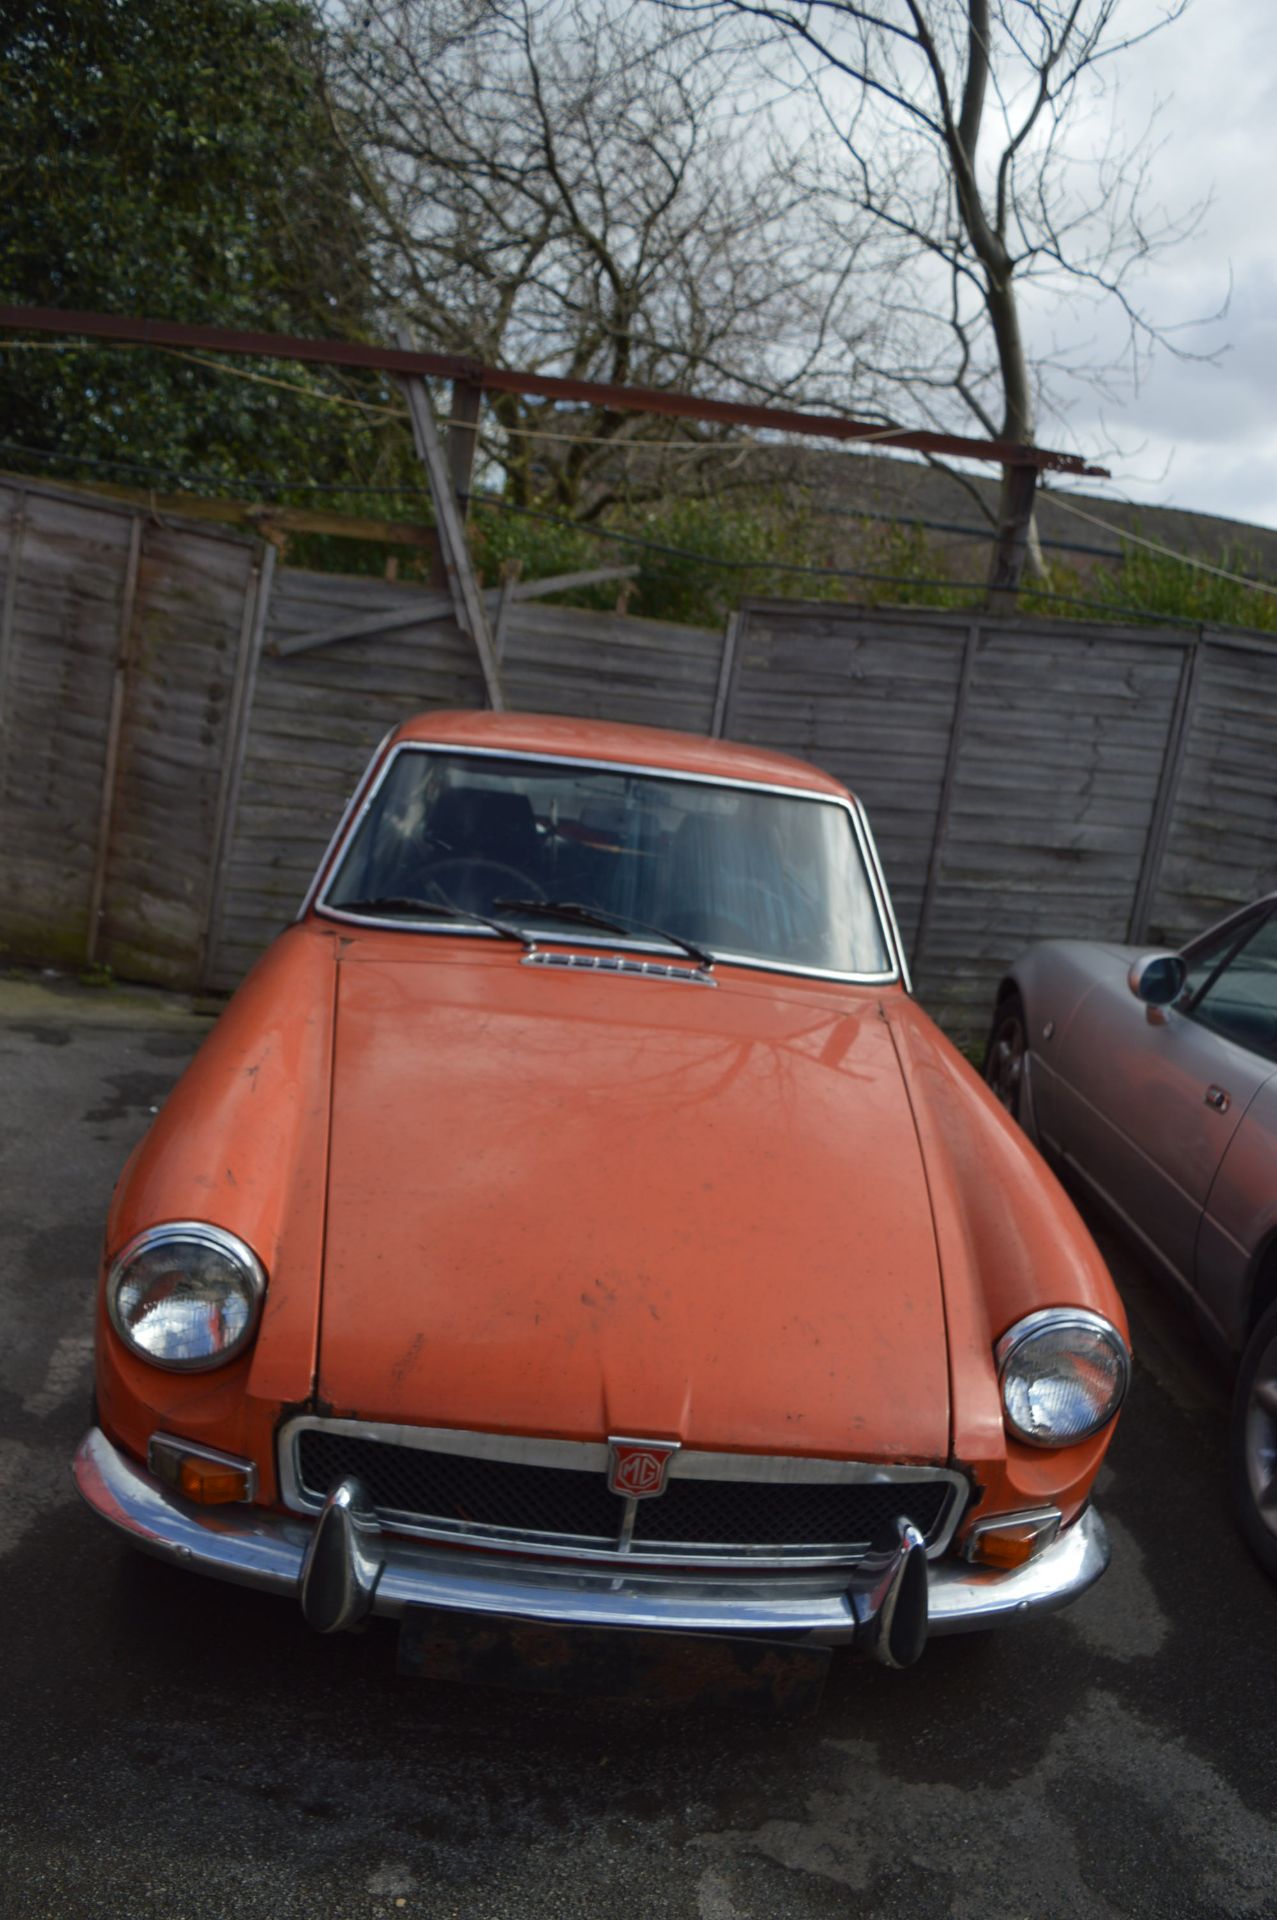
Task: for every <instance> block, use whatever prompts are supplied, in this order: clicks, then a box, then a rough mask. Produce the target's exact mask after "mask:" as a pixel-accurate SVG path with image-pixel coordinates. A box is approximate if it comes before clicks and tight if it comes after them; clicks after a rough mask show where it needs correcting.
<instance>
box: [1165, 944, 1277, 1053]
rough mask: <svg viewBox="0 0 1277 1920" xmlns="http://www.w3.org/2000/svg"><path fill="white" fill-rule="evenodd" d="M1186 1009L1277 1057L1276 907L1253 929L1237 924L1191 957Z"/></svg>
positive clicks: (1255, 1049)
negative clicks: (1223, 938)
mask: <svg viewBox="0 0 1277 1920" xmlns="http://www.w3.org/2000/svg"><path fill="white" fill-rule="evenodd" d="M1239 942H1240V944H1239ZM1230 946H1231V949H1232V950H1231V952H1230ZM1183 1010H1184V1011H1185V1012H1186V1013H1187V1014H1188V1016H1189V1018H1190V1019H1192V1020H1196V1021H1197V1022H1198V1023H1199V1024H1200V1025H1201V1026H1204V1027H1209V1028H1210V1029H1211V1031H1212V1032H1214V1033H1221V1034H1223V1035H1224V1036H1225V1038H1226V1039H1229V1040H1233V1041H1235V1042H1236V1043H1237V1045H1238V1046H1241V1047H1246V1048H1247V1049H1248V1050H1249V1051H1250V1052H1251V1053H1257V1054H1259V1055H1261V1057H1262V1058H1263V1059H1265V1060H1277V911H1273V910H1271V909H1270V910H1269V912H1268V913H1267V914H1266V915H1264V916H1263V917H1262V918H1261V919H1258V920H1256V921H1255V922H1253V923H1252V925H1251V927H1250V928H1249V929H1246V928H1237V927H1234V928H1233V929H1232V932H1231V933H1230V934H1229V936H1228V938H1227V939H1226V940H1221V941H1219V942H1212V950H1211V951H1207V950H1202V951H1201V952H1199V953H1195V954H1194V955H1193V957H1192V963H1191V965H1190V969H1189V975H1188V980H1187V982H1186V986H1185V1000H1184V1002H1183Z"/></svg>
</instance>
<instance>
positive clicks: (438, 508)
mask: <svg viewBox="0 0 1277 1920" xmlns="http://www.w3.org/2000/svg"><path fill="white" fill-rule="evenodd" d="M396 343H397V345H399V346H400V347H401V348H403V350H404V351H405V352H406V353H412V352H414V351H415V349H416V342H415V340H414V339H413V337H412V335H411V334H410V333H408V332H406V331H405V330H403V329H401V330H400V332H399V333H398V334H397V335H396ZM402 385H403V389H404V392H405V394H406V395H407V399H408V409H409V412H410V413H411V415H412V433H413V439H414V441H415V442H416V447H417V458H418V459H419V460H420V461H421V463H422V465H423V466H424V467H425V469H426V477H427V479H428V480H429V482H430V495H431V499H432V500H433V502H434V509H435V525H436V527H437V528H438V532H439V544H440V547H441V549H442V552H443V563H444V567H445V570H446V572H447V575H448V587H449V590H450V591H451V594H452V598H453V603H454V605H455V607H456V612H457V625H458V626H459V627H460V628H461V631H462V632H463V633H466V634H469V636H470V639H471V640H472V641H473V643H474V649H475V652H476V653H477V654H478V656H479V668H480V671H481V672H482V674H483V682H484V686H485V687H486V688H487V693H488V705H489V706H490V707H491V708H492V709H493V711H494V712H496V713H501V712H503V711H504V709H505V695H504V693H503V691H502V687H501V669H500V667H499V666H498V664H497V657H496V652H495V650H494V648H493V644H492V634H491V631H490V629H489V627H488V614H487V609H486V608H485V607H484V604H483V595H482V594H481V593H480V592H479V582H478V581H477V580H476V579H475V577H474V568H473V566H472V565H471V563H470V549H469V547H468V546H467V545H466V534H465V528H464V526H463V525H462V522H461V516H460V515H459V513H458V512H457V500H456V495H455V493H454V491H453V484H452V475H451V473H450V472H449V470H448V465H447V462H446V461H445V459H444V453H443V445H442V443H441V441H440V439H439V429H438V426H437V425H436V423H435V416H434V408H433V407H432V406H431V404H430V395H429V393H428V392H427V390H426V383H425V381H424V380H422V379H419V378H416V377H409V378H406V379H404V381H403V382H402Z"/></svg>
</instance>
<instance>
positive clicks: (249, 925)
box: [207, 567, 485, 987]
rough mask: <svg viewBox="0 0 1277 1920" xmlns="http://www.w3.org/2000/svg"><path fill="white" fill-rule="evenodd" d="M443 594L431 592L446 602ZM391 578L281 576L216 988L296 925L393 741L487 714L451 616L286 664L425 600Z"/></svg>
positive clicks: (471, 660) (231, 840)
mask: <svg viewBox="0 0 1277 1920" xmlns="http://www.w3.org/2000/svg"><path fill="white" fill-rule="evenodd" d="M436 597H437V596H435V595H433V594H430V595H423V598H424V599H429V600H431V601H433V600H434V599H435V598H436ZM412 598H413V590H412V589H411V588H406V587H404V586H403V585H401V584H395V583H392V582H389V581H384V580H370V579H347V578H345V577H343V576H340V575H335V574H325V573H310V572H306V571H303V570H302V569H300V568H294V567H284V568H280V569H279V570H278V572H277V573H276V576H275V582H274V589H273V591H272V594H271V599H270V606H269V609H268V611H267V616H266V622H265V636H264V645H263V649H262V654H261V658H260V660H259V662H258V665H257V678H256V685H255V688H254V698H253V705H252V711H251V714H250V716H249V719H248V733H247V740H246V743H245V750H244V762H243V770H242V774H241V776H240V780H239V786H238V796H237V803H236V806H235V810H234V817H233V820H232V821H231V822H230V823H229V826H228V836H227V837H228V855H227V863H226V871H225V875H224V879H223V887H222V895H221V908H220V912H219V916H218V927H217V929H216V935H215V939H214V941H213V943H212V946H211V951H210V954H209V960H208V966H207V979H208V982H209V984H210V985H212V986H215V987H231V986H234V985H235V983H236V981H238V980H239V979H240V978H241V977H242V976H243V974H244V973H245V972H246V971H247V969H248V967H249V966H251V965H252V963H253V961H254V960H255V959H256V958H257V956H258V954H259V953H260V952H261V951H262V949H263V948H264V947H265V946H266V944H267V942H268V941H269V940H270V939H272V938H273V937H274V935H275V934H276V933H278V932H279V931H280V930H281V928H283V927H285V926H286V925H287V924H288V922H289V921H290V920H291V919H292V918H293V917H294V915H295V914H296V912H297V909H298V907H299V906H300V905H301V902H302V899H303V897H304V895H305V893H306V889H307V887H308V886H309V885H310V881H311V878H312V876H313V874H314V871H315V868H316V866H317V865H318V863H319V860H320V858H321V856H322V854H323V851H324V848H325V847H326V846H327V844H328V841H329V838H330V836H331V834H332V831H333V828H334V827H335V826H336V824H337V821H338V819H339V818H340V816H341V811H342V808H343V807H344V806H345V803H346V800H347V798H348V796H349V794H350V791H351V789H352V788H353V786H354V785H355V782H356V781H357V780H358V778H359V775H360V774H361V773H362V772H363V769H364V766H365V765H366V763H367V761H368V758H369V755H370V754H371V753H372V750H373V748H374V747H375V746H376V745H377V742H378V741H379V740H380V739H381V738H382V736H383V735H384V734H385V733H386V732H388V730H389V729H390V728H391V727H393V726H395V725H396V724H397V723H398V722H399V721H400V720H403V719H405V718H406V717H407V716H408V715H409V714H412V713H418V712H421V711H423V710H424V709H426V708H430V707H481V706H483V705H484V703H485V702H484V685H483V677H482V675H481V673H480V671H479V665H478V660H477V658H476V656H475V653H474V649H473V646H472V645H471V642H470V641H469V640H468V639H467V638H466V636H465V635H464V634H463V633H462V632H461V631H460V629H459V628H458V627H457V626H456V624H455V623H454V622H453V621H451V620H433V621H429V622H424V623H419V624H417V625H415V626H404V627H396V628H395V629H394V630H393V631H391V632H389V633H381V634H371V635H365V636H363V637H360V638H355V639H351V640H340V641H337V642H336V643H335V644H333V645H331V646H324V647H318V648H315V649H314V650H313V651H308V652H303V653H294V654H290V655H289V656H287V657H286V658H281V657H280V656H279V655H278V654H277V653H275V652H274V649H275V648H276V647H278V646H279V645H280V643H281V642H284V641H287V640H291V639H296V638H300V637H301V636H303V635H304V634H306V633H308V632H316V631H319V630H321V629H322V628H324V627H329V626H335V625H336V624H337V623H338V622H340V621H342V620H344V619H347V618H349V619H352V620H354V619H359V618H360V617H361V616H363V615H365V614H373V613H376V612H378V611H379V610H381V609H383V608H385V609H388V608H391V607H396V606H402V605H403V604H404V603H405V601H411V599H412Z"/></svg>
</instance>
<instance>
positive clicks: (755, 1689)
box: [399, 1607, 831, 1718]
mask: <svg viewBox="0 0 1277 1920" xmlns="http://www.w3.org/2000/svg"><path fill="white" fill-rule="evenodd" d="M830 1657H831V1656H830V1650H829V1648H828V1647H815V1646H810V1645H807V1644H805V1643H800V1642H794V1641H790V1640H784V1641H782V1640H768V1639H764V1638H755V1639H745V1638H740V1637H738V1636H736V1635H734V1634H732V1635H726V1634H722V1635H720V1634H708V1633H696V1634H684V1633H659V1632H656V1633H636V1632H631V1631H629V1630H628V1629H625V1628H620V1627H560V1626H554V1625H548V1626H547V1625H542V1624H541V1623H539V1622H536V1621H528V1620H506V1619H500V1618H496V1619H494V1618H490V1617H487V1616H481V1615H472V1614H462V1613H449V1612H447V1611H444V1610H442V1609H440V1610H435V1609H432V1608H428V1607H417V1608H413V1609H411V1610H410V1611H409V1612H408V1613H406V1614H405V1615H404V1619H403V1623H402V1625H401V1627H400V1630H399V1671H400V1673H403V1674H410V1675H412V1676H413V1677H414V1678H416V1679H422V1680H461V1681H466V1682H469V1683H471V1684H473V1685H478V1686H489V1687H517V1688H520V1689H521V1690H523V1691H524V1692H530V1693H567V1694H596V1695H601V1696H605V1697H608V1698H617V1697H621V1698H625V1699H638V1700H651V1701H653V1702H655V1703H657V1704H660V1705H667V1706H668V1705H674V1704H681V1703H682V1702H684V1701H704V1702H707V1703H709V1704H711V1705H723V1706H727V1705H734V1704H740V1705H746V1706H754V1707H758V1708H762V1709H763V1710H765V1711H768V1712H772V1713H777V1714H783V1715H784V1716H785V1717H786V1718H791V1717H799V1716H802V1715H804V1714H808V1713H814V1712H815V1710H816V1708H817V1706H818V1705H819V1704H820V1696H821V1693H822V1691H823V1689H824V1685H825V1676H826V1673H827V1672H828V1668H829V1661H830Z"/></svg>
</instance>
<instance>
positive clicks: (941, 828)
mask: <svg viewBox="0 0 1277 1920" xmlns="http://www.w3.org/2000/svg"><path fill="white" fill-rule="evenodd" d="M979 645H980V625H979V622H978V621H976V620H973V621H972V622H971V625H970V626H969V627H968V628H967V637H966V640H965V641H964V643H963V648H962V670H961V673H960V674H959V676H958V694H957V698H956V700H955V701H954V703H953V719H952V721H951V723H950V726H949V750H948V752H947V753H946V755H945V761H944V778H943V779H942V780H941V782H940V798H939V800H938V802H937V803H936V827H935V832H934V833H933V834H932V836H931V858H930V859H929V860H928V862H927V877H926V880H925V882H924V883H923V888H922V904H921V905H920V906H919V908H918V925H917V927H916V928H915V930H914V936H913V953H912V955H911V957H910V962H909V965H910V970H911V972H912V973H913V977H914V981H915V983H916V982H917V980H918V977H919V974H920V972H921V969H922V955H923V949H924V946H925V943H926V938H927V934H928V932H929V931H930V928H931V913H932V909H933V907H934V905H935V897H936V890H937V888H938V886H939V883H940V867H941V862H942V860H943V857H944V843H945V839H946V837H947V835H948V830H949V807H950V803H951V802H952V799H953V789H954V785H955V782H956V780H957V777H958V761H959V758H960V757H961V754H962V728H963V722H964V721H965V720H966V717H967V702H968V699H969V697H970V693H971V679H972V675H973V674H974V672H975V661H976V653H977V651H978V649H979Z"/></svg>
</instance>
